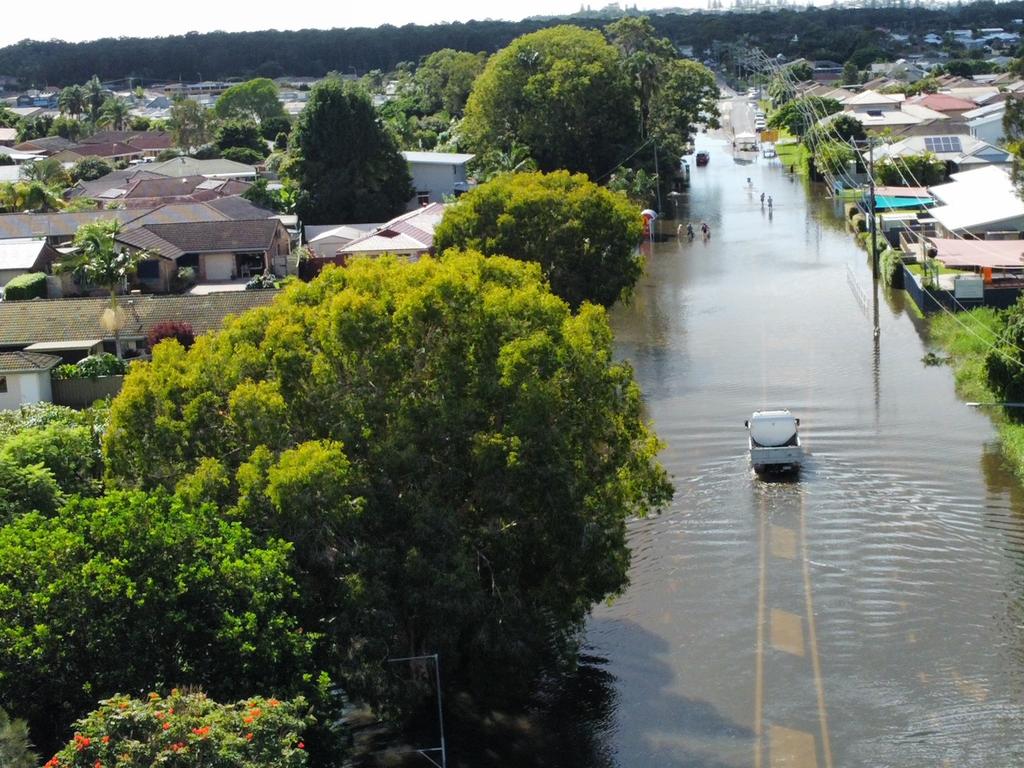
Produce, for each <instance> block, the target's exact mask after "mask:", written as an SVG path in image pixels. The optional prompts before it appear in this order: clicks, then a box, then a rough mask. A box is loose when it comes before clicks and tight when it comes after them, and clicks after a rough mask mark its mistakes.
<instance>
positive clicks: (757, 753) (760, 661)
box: [754, 494, 768, 768]
mask: <svg viewBox="0 0 1024 768" xmlns="http://www.w3.org/2000/svg"><path fill="white" fill-rule="evenodd" d="M758 499H759V503H758V506H759V508H760V518H761V519H760V521H759V524H758V547H757V548H758V578H757V643H756V646H755V651H754V668H755V669H754V768H761V766H762V764H763V760H764V755H763V753H764V609H765V592H766V587H767V584H766V582H767V580H768V575H767V574H768V551H767V550H768V542H767V541H766V538H767V537H766V535H765V528H766V527H767V525H768V523H767V520H766V517H767V515H766V510H765V503H764V494H759V496H758Z"/></svg>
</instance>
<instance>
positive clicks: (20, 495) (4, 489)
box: [0, 456, 62, 524]
mask: <svg viewBox="0 0 1024 768" xmlns="http://www.w3.org/2000/svg"><path fill="white" fill-rule="evenodd" d="M61 500H62V497H61V493H60V488H59V487H58V485H57V479H56V478H55V477H54V476H53V472H51V471H50V470H48V469H47V468H46V467H44V466H43V465H42V464H30V465H29V466H22V465H20V464H18V462H17V461H15V460H14V459H12V458H9V457H7V456H0V524H5V523H7V521H8V520H10V519H12V518H13V517H15V516H17V515H21V514H23V513H25V512H30V511H32V510H35V511H37V512H42V513H43V514H45V515H50V514H53V513H54V512H56V511H57V509H58V507H60V503H61Z"/></svg>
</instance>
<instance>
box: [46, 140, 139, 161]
mask: <svg viewBox="0 0 1024 768" xmlns="http://www.w3.org/2000/svg"><path fill="white" fill-rule="evenodd" d="M61 151H62V152H74V153H75V154H76V155H80V156H81V157H125V156H127V155H137V154H139V153H140V152H141V151H142V150H140V149H139V148H138V147H133V146H132V145H131V144H124V143H122V142H113V143H105V144H75V145H74V146H72V147H67V148H66V149H65V150H61ZM58 154H59V153H58Z"/></svg>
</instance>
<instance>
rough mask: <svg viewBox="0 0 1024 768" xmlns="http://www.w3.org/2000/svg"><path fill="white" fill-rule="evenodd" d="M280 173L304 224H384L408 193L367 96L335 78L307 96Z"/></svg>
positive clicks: (400, 161) (398, 158) (400, 162)
mask: <svg viewBox="0 0 1024 768" xmlns="http://www.w3.org/2000/svg"><path fill="white" fill-rule="evenodd" d="M282 170H283V172H284V173H285V175H286V176H287V177H288V178H290V179H292V180H293V181H294V182H295V183H296V185H297V186H298V188H299V194H298V198H297V202H296V209H297V211H298V213H299V215H300V216H301V217H302V220H303V221H305V222H307V223H309V224H324V223H342V222H355V221H387V220H388V219H390V218H392V217H393V216H395V215H396V214H398V213H401V212H402V211H403V210H405V205H406V203H407V202H408V201H409V199H410V198H411V197H412V194H413V189H412V183H411V179H410V177H409V169H408V166H407V165H406V162H405V159H404V158H403V157H402V155H401V154H399V152H398V148H397V147H396V146H395V141H394V139H393V138H392V137H391V134H390V133H388V132H387V131H386V130H385V129H384V127H383V126H382V125H381V123H380V120H379V119H378V117H377V114H376V112H375V111H374V109H373V104H372V103H371V102H370V97H369V96H368V95H367V94H366V93H365V92H364V91H362V90H361V89H359V88H358V87H356V86H354V85H351V84H347V83H346V84H343V83H342V82H341V81H340V80H338V79H336V78H328V79H327V80H325V81H324V82H322V83H319V84H318V85H316V86H315V87H314V88H313V90H312V91H311V92H310V94H309V103H308V104H307V105H306V108H305V109H304V110H303V111H302V114H301V115H299V119H298V122H297V123H296V124H295V128H294V129H293V131H292V134H291V137H290V139H289V158H288V161H287V162H286V163H285V165H284V166H283V168H282Z"/></svg>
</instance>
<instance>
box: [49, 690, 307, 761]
mask: <svg viewBox="0 0 1024 768" xmlns="http://www.w3.org/2000/svg"><path fill="white" fill-rule="evenodd" d="M308 712H309V705H308V704H307V703H306V701H305V699H303V698H302V697H297V698H295V699H292V700H289V701H278V700H277V699H275V698H272V697H271V698H264V697H262V696H254V697H252V698H249V699H247V700H245V701H239V702H236V703H234V704H219V703H217V702H216V701H213V700H212V699H209V698H207V697H206V696H205V695H204V694H202V693H196V692H188V693H182V692H179V691H178V690H177V689H174V690H172V691H171V694H170V696H167V697H166V698H163V697H161V696H159V695H158V694H156V693H151V694H149V696H148V697H147V698H146V699H133V698H130V697H128V696H122V695H118V696H114V697H112V698H110V699H107V700H105V701H102V702H100V707H99V709H97V710H95V711H93V712H90V713H89V714H88V715H86V716H85V717H83V718H82V719H81V720H78V721H77V722H76V723H75V736H74V738H73V739H72V740H71V741H69V742H68V743H67V745H65V746H64V747H63V748H62V749H61V750H60V751H59V752H58V753H57V754H56V755H54V757H53V759H52V760H51V761H50V762H49V763H47V765H48V766H51V767H55V766H57V765H59V766H61V767H62V768H95V766H98V765H106V766H113V765H118V766H121V767H122V768H150V767H151V766H154V765H174V766H185V765H189V766H200V765H209V766H214V765H215V766H218V768H250V766H257V765H258V766H262V767H263V768H301V767H302V766H305V765H306V764H307V762H308V758H307V755H306V745H305V743H304V742H303V733H304V732H305V731H306V729H307V728H308V727H309V725H310V724H311V718H310V717H309V714H308Z"/></svg>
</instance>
